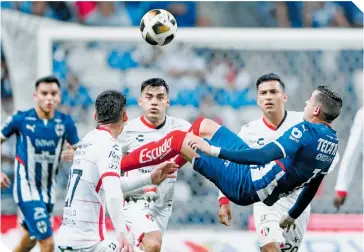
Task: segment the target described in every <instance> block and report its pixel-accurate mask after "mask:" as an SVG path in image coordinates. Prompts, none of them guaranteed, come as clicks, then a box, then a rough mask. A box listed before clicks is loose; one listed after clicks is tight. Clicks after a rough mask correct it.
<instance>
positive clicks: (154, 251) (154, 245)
mask: <svg viewBox="0 0 364 252" xmlns="http://www.w3.org/2000/svg"><path fill="white" fill-rule="evenodd" d="M161 247H162V244H161V242H160V241H158V240H156V239H154V240H150V241H148V243H147V244H146V245H145V246H144V251H145V252H160V251H161Z"/></svg>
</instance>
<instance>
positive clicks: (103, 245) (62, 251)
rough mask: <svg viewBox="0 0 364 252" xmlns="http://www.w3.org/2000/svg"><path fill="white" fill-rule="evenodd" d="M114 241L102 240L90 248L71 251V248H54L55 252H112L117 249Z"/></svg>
mask: <svg viewBox="0 0 364 252" xmlns="http://www.w3.org/2000/svg"><path fill="white" fill-rule="evenodd" d="M117 244H118V242H117V241H115V240H103V241H101V242H99V243H97V244H95V245H93V246H91V247H87V248H82V249H81V248H78V249H72V247H66V246H56V251H57V252H114V251H116V249H117V247H118V245H117Z"/></svg>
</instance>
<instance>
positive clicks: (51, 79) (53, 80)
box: [35, 75, 60, 89]
mask: <svg viewBox="0 0 364 252" xmlns="http://www.w3.org/2000/svg"><path fill="white" fill-rule="evenodd" d="M40 83H56V84H57V86H58V87H60V84H59V80H58V79H57V77H55V76H52V75H50V76H45V77H42V78H40V79H38V80H37V81H36V82H35V89H37V88H38V86H39V84H40Z"/></svg>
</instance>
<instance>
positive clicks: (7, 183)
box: [0, 172, 11, 188]
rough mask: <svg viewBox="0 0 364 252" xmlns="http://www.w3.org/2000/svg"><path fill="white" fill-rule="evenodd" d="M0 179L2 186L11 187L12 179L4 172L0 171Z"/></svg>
mask: <svg viewBox="0 0 364 252" xmlns="http://www.w3.org/2000/svg"><path fill="white" fill-rule="evenodd" d="M0 181H1V188H4V187H6V188H9V187H10V184H11V182H10V179H9V178H8V176H7V175H6V174H5V173H3V172H1V173H0Z"/></svg>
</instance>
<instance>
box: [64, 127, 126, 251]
mask: <svg viewBox="0 0 364 252" xmlns="http://www.w3.org/2000/svg"><path fill="white" fill-rule="evenodd" d="M120 159H121V147H120V145H119V144H118V142H117V140H116V139H115V138H113V137H112V136H111V134H110V133H109V132H108V131H107V130H106V129H103V128H99V129H95V130H93V131H91V132H90V133H88V134H87V135H86V136H85V137H84V138H83V139H82V142H81V144H80V145H79V147H78V148H77V150H76V152H75V156H74V159H73V164H72V167H71V171H70V176H69V180H68V189H67V195H66V199H65V207H64V212H63V219H62V225H61V228H60V230H59V233H58V234H59V240H58V241H57V244H58V245H60V246H69V247H72V248H74V249H77V248H85V247H89V246H93V245H95V244H97V243H99V242H100V241H102V240H104V235H105V232H106V229H105V192H104V189H103V182H102V181H103V179H104V178H105V177H107V176H116V177H120ZM117 187H119V188H120V183H118V184H115V189H119V188H117ZM119 190H120V191H121V189H119Z"/></svg>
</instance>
